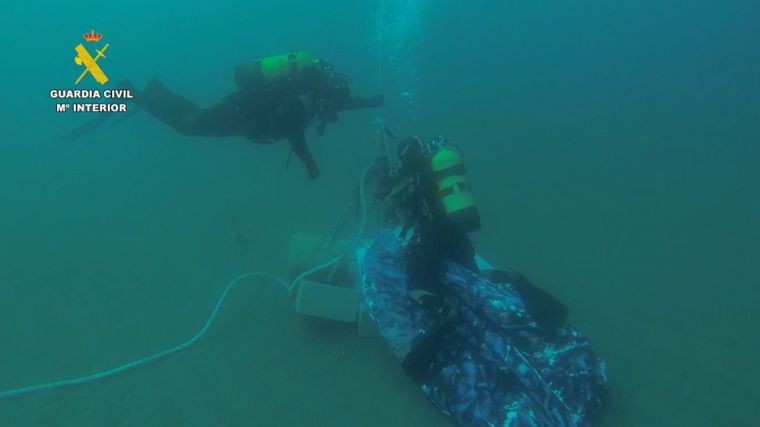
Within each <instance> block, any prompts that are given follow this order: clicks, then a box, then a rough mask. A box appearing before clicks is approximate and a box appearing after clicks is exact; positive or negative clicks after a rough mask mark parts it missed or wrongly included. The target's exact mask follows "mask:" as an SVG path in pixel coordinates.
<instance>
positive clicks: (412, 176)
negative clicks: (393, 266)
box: [375, 137, 480, 294]
mask: <svg viewBox="0 0 760 427" xmlns="http://www.w3.org/2000/svg"><path fill="white" fill-rule="evenodd" d="M442 142H443V141H442V140H440V141H439V142H438V143H442ZM432 149H433V148H432V147H431V143H428V142H424V141H422V140H421V139H420V138H417V137H408V138H405V139H404V140H402V141H401V142H400V144H399V146H398V153H397V154H398V160H399V168H398V170H396V171H393V172H392V173H391V172H390V171H389V170H387V169H388V166H387V164H384V163H383V160H380V159H379V160H378V163H377V166H378V167H376V169H377V170H376V172H375V173H376V175H377V174H378V171H379V175H380V176H382V178H381V179H380V181H379V182H378V186H379V189H378V191H377V194H376V195H377V196H378V197H381V198H383V199H384V200H385V205H386V221H387V222H389V223H395V224H399V225H400V227H401V228H400V230H399V234H401V235H403V234H405V233H406V232H407V230H412V229H413V230H414V238H413V241H412V242H410V245H409V248H410V249H409V264H408V267H407V273H408V275H409V279H410V286H411V287H412V288H414V289H418V290H422V291H424V292H425V293H426V294H427V293H432V294H435V293H436V292H437V288H438V286H437V285H438V283H440V282H441V280H440V275H441V265H442V263H443V262H444V260H450V261H453V262H456V263H458V264H461V265H463V266H465V267H467V268H469V269H471V270H472V271H478V267H477V265H476V263H475V248H474V247H473V245H472V243H471V242H470V238H469V237H468V235H467V233H468V232H470V231H474V230H476V229H478V228H479V227H480V219H479V216H478V214H477V210H476V209H475V207H474V205H473V206H471V207H467V208H465V209H458V210H459V211H461V212H464V211H467V212H468V213H469V214H470V217H468V218H467V220H466V221H458V220H457V218H454V217H452V216H451V215H449V213H448V212H446V207H445V206H444V203H443V200H442V197H441V192H440V190H439V188H438V184H437V180H438V179H441V178H445V176H443V175H446V174H449V176H452V174H453V175H456V176H457V177H458V176H462V177H463V176H464V169H463V166H462V167H453V168H448V169H447V170H444V171H434V170H433V162H432V158H433V153H432V152H431V151H432ZM462 184H463V185H462V189H463V190H465V191H468V188H467V189H465V186H467V187H469V184H466V181H462Z"/></svg>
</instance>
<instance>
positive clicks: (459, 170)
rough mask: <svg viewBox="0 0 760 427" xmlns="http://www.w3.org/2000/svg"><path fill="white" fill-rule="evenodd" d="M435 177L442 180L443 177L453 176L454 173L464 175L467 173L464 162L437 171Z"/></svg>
mask: <svg viewBox="0 0 760 427" xmlns="http://www.w3.org/2000/svg"><path fill="white" fill-rule="evenodd" d="M434 173H435V179H437V180H439V181H440V180H442V179H443V178H446V177H449V176H452V175H464V174H465V173H467V171H465V169H464V164H462V163H460V164H458V165H456V166H452V167H450V168H446V169H441V170H439V171H435V172H434Z"/></svg>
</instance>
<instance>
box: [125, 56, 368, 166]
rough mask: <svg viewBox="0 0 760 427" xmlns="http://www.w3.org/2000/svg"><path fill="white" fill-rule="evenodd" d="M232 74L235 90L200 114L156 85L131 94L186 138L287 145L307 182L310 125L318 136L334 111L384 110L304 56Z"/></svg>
mask: <svg viewBox="0 0 760 427" xmlns="http://www.w3.org/2000/svg"><path fill="white" fill-rule="evenodd" d="M234 74H235V81H236V83H237V85H238V88H239V90H237V91H235V92H233V93H231V94H229V95H227V96H226V97H225V98H223V99H222V100H221V101H220V102H219V103H217V104H216V105H214V106H211V107H209V108H199V107H198V106H197V105H196V104H195V103H194V102H193V101H191V100H190V99H188V98H186V97H184V96H182V95H179V94H176V93H174V92H172V91H170V90H169V89H167V88H165V87H164V86H163V85H162V84H161V83H160V82H159V81H158V80H153V81H151V82H150V83H149V84H148V85H147V87H146V88H145V90H143V91H135V90H134V89H133V94H134V97H135V103H136V104H137V105H139V106H141V107H142V108H143V109H145V110H146V111H147V112H148V113H150V114H151V115H153V116H154V117H156V118H157V119H159V120H160V121H162V122H164V123H166V124H167V125H169V126H171V127H172V128H173V129H175V130H176V131H177V132H179V133H181V134H183V135H187V136H219V137H222V136H243V137H245V138H247V139H249V140H251V141H253V142H258V143H273V142H275V141H277V140H281V139H287V140H288V141H289V142H290V146H291V148H292V150H293V151H294V152H295V154H296V156H298V158H299V159H300V160H301V161H302V162H303V163H304V165H305V166H306V171H307V173H308V175H309V179H315V178H316V177H317V176H318V175H319V167H318V166H317V163H316V162H315V160H314V158H313V157H312V155H311V152H310V151H309V148H308V146H307V144H306V138H305V137H304V132H305V130H306V128H307V127H308V126H309V124H311V123H312V122H317V131H318V133H319V134H320V135H322V134H323V133H324V128H325V124H327V123H331V122H334V121H336V120H337V113H338V111H342V110H356V109H363V108H374V107H380V106H382V105H383V96H382V95H375V96H373V97H371V98H358V97H352V96H351V91H350V88H349V83H350V80H349V78H348V77H347V76H346V75H343V74H340V73H337V72H335V71H334V69H333V67H332V66H331V65H330V64H328V63H327V62H326V61H324V60H316V59H314V58H313V57H312V56H311V55H309V54H307V53H305V52H292V53H289V54H286V55H279V56H273V57H266V58H259V59H255V60H253V61H251V62H249V63H245V64H240V65H238V66H236V67H235V72H234ZM122 85H123V86H125V87H131V86H132V85H131V84H130V83H129V82H124V83H122Z"/></svg>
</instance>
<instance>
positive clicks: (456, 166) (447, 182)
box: [430, 145, 480, 233]
mask: <svg viewBox="0 0 760 427" xmlns="http://www.w3.org/2000/svg"><path fill="white" fill-rule="evenodd" d="M430 167H431V169H432V171H433V175H434V177H435V181H436V187H437V190H438V197H439V199H440V201H441V204H442V206H443V210H444V212H445V213H446V216H447V217H448V219H449V222H450V223H451V224H452V225H454V226H455V227H458V228H460V229H462V230H463V231H464V232H466V233H469V232H472V231H476V230H478V229H480V214H479V212H478V208H477V206H476V205H475V199H474V197H473V196H472V187H471V186H470V182H469V180H468V179H467V176H466V171H465V168H464V161H463V159H462V155H461V154H460V153H459V152H457V151H455V150H452V149H451V148H449V147H447V146H445V145H443V146H440V147H438V148H437V149H436V150H435V151H434V152H433V155H432V157H431V159H430Z"/></svg>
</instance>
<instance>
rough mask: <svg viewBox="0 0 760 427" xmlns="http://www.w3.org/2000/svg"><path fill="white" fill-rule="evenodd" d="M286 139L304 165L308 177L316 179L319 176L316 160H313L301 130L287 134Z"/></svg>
mask: <svg viewBox="0 0 760 427" xmlns="http://www.w3.org/2000/svg"><path fill="white" fill-rule="evenodd" d="M288 141H289V142H290V148H292V149H293V151H294V152H295V153H296V156H298V158H299V159H301V161H302V162H303V164H304V166H306V172H307V173H308V174H309V179H316V178H317V177H318V176H319V167H318V166H317V162H315V161H314V157H312V155H311V152H310V151H309V147H308V146H307V145H306V137H305V136H304V134H303V132H299V133H297V134H293V135H291V136H289V137H288Z"/></svg>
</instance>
